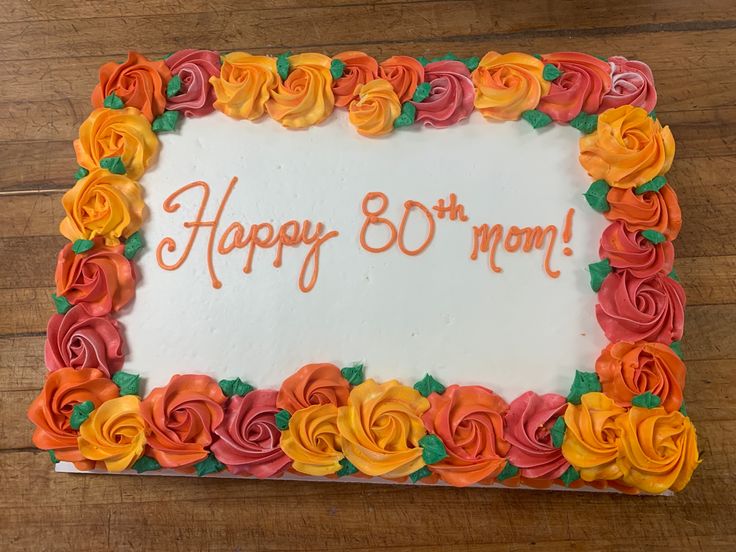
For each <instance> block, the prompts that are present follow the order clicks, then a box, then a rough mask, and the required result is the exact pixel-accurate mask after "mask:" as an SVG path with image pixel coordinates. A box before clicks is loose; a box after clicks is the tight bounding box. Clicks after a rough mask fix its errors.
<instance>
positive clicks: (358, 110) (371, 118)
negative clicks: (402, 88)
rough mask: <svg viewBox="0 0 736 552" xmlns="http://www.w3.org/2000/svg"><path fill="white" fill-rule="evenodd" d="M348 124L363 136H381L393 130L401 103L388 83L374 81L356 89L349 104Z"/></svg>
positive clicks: (380, 80)
mask: <svg viewBox="0 0 736 552" xmlns="http://www.w3.org/2000/svg"><path fill="white" fill-rule="evenodd" d="M349 111H350V114H349V118H350V122H351V123H352V125H353V126H354V127H355V129H356V130H357V131H358V134H362V135H363V136H383V135H384V134H388V133H389V132H391V131H393V129H394V121H395V120H396V119H397V118H398V116H399V115H401V102H400V101H399V97H398V96H397V95H396V92H394V89H393V87H392V86H391V84H390V83H389V82H388V81H385V80H383V79H376V80H373V81H371V82H369V83H368V84H364V85H363V86H361V87H360V88H359V89H358V99H357V100H355V101H354V102H352V103H351V104H350V108H349Z"/></svg>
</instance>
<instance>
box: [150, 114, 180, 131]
mask: <svg viewBox="0 0 736 552" xmlns="http://www.w3.org/2000/svg"><path fill="white" fill-rule="evenodd" d="M178 121H179V112H178V111H172V110H166V111H164V112H163V113H162V114H161V115H159V116H158V117H156V118H155V119H154V120H153V123H152V124H151V130H153V132H171V131H172V130H174V129H175V128H176V123H177V122H178Z"/></svg>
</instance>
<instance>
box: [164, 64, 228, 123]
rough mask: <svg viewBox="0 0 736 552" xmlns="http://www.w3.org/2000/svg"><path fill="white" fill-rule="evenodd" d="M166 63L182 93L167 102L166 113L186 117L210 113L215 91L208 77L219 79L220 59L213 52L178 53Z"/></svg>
mask: <svg viewBox="0 0 736 552" xmlns="http://www.w3.org/2000/svg"><path fill="white" fill-rule="evenodd" d="M165 62H166V65H167V66H168V68H169V70H170V71H171V74H172V76H175V75H178V76H179V78H180V79H181V89H180V90H179V93H178V94H176V95H175V96H172V97H171V98H168V99H167V100H166V109H170V110H174V111H181V112H183V113H184V115H186V116H187V117H201V116H202V115H207V114H208V113H212V112H213V111H214V109H215V108H214V107H213V104H214V102H215V90H214V88H212V85H211V84H210V77H217V76H219V75H220V55H219V54H218V53H217V52H213V51H212V50H191V49H188V50H179V51H178V52H175V53H173V54H171V55H170V56H169V57H168V58H166V60H165Z"/></svg>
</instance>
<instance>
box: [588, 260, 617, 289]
mask: <svg viewBox="0 0 736 552" xmlns="http://www.w3.org/2000/svg"><path fill="white" fill-rule="evenodd" d="M588 270H590V287H591V288H593V291H595V292H597V291H599V290H600V289H601V286H602V285H603V280H605V279H606V276H608V275H609V274H610V273H611V262H610V261H609V260H608V259H602V260H600V261H598V262H597V263H590V264H589V265H588Z"/></svg>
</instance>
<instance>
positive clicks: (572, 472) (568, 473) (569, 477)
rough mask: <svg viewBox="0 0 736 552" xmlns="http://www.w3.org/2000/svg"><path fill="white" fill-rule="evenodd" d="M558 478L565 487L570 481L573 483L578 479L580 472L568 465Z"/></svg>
mask: <svg viewBox="0 0 736 552" xmlns="http://www.w3.org/2000/svg"><path fill="white" fill-rule="evenodd" d="M560 479H562V482H563V483H564V484H565V487H569V486H570V483H573V482H574V481H577V480H578V479H580V472H579V471H578V470H576V469H575V468H573V467H572V466H570V467H569V468H567V469H566V470H565V473H563V474H562V475H561V476H560Z"/></svg>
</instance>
